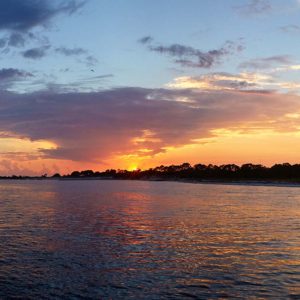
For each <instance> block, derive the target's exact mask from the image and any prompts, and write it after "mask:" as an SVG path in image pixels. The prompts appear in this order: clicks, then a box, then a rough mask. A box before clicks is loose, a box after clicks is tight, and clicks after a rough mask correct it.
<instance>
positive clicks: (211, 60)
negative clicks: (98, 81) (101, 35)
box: [138, 36, 243, 69]
mask: <svg viewBox="0 0 300 300" xmlns="http://www.w3.org/2000/svg"><path fill="white" fill-rule="evenodd" d="M138 42H139V43H141V44H143V45H146V46H147V48H148V49H149V50H150V51H152V52H157V53H159V54H164V55H167V56H170V57H172V58H174V60H173V61H174V62H175V63H176V64H179V65H181V66H183V67H192V68H206V69H208V68H211V67H213V66H214V65H216V64H218V63H220V61H221V60H222V59H223V58H224V57H226V56H228V55H231V54H233V53H236V52H239V51H241V50H242V49H243V46H242V45H240V44H239V45H237V44H235V43H234V42H232V41H226V43H225V44H224V46H223V47H221V48H219V49H213V50H209V51H202V50H200V49H196V48H193V47H190V46H185V45H181V44H171V45H156V44H153V38H151V37H150V36H145V37H143V38H141V39H139V40H138Z"/></svg>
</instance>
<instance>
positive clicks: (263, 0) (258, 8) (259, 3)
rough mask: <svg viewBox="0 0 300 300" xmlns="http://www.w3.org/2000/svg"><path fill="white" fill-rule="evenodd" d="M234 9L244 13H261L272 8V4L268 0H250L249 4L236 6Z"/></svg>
mask: <svg viewBox="0 0 300 300" xmlns="http://www.w3.org/2000/svg"><path fill="white" fill-rule="evenodd" d="M234 9H235V10H236V11H237V12H238V13H240V14H243V15H249V16H251V15H259V14H264V13H268V12H270V11H271V10H272V5H271V3H270V1H268V0H250V1H249V2H248V3H247V4H244V5H238V6H234Z"/></svg>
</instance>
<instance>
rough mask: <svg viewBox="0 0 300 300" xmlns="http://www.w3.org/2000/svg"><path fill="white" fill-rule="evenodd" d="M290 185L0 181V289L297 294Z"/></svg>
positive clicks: (298, 223) (91, 294)
mask: <svg viewBox="0 0 300 300" xmlns="http://www.w3.org/2000/svg"><path fill="white" fill-rule="evenodd" d="M299 192H300V188H296V187H295V188H291V187H271V186H242V185H209V184H207V185H204V184H182V183H175V182H173V183H172V182H142V181H27V182H25V181H22V182H14V181H2V182H0V298H1V299H2V298H5V297H7V298H9V297H11V298H13V297H16V296H19V297H21V298H29V299H30V298H32V299H37V298H43V297H44V298H48V299H56V298H61V297H65V298H67V299H70V298H72V299H77V298H84V299H95V298H98V299H99V298H104V299H109V298H112V299H129V298H132V299H185V298H187V299H188V298H196V299H197V298H198V299H206V298H212V299H214V298H215V299H217V298H226V297H227V298H231V299H234V298H248V299H249V298H250V299H262V298H263V299H265V298H274V297H275V298H276V297H277V298H294V299H299V298H300V251H299V250H300V193H299Z"/></svg>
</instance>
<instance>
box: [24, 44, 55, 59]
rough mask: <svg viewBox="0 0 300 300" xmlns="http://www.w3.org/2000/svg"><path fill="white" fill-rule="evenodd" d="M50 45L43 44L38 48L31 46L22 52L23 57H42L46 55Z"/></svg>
mask: <svg viewBox="0 0 300 300" xmlns="http://www.w3.org/2000/svg"><path fill="white" fill-rule="evenodd" d="M49 48H50V46H42V47H37V48H31V49H28V50H26V51H24V52H22V55H23V57H25V58H30V59H40V58H43V57H44V56H46V54H47V50H48V49H49Z"/></svg>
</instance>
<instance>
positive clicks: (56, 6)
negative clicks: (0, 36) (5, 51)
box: [0, 0, 86, 31]
mask: <svg viewBox="0 0 300 300" xmlns="http://www.w3.org/2000/svg"><path fill="white" fill-rule="evenodd" d="M85 2H86V1H75V0H65V1H50V0H2V1H0V30H14V31H27V30H30V29H31V28H33V27H35V26H41V25H45V24H46V23H47V22H48V21H49V20H50V19H51V18H53V17H54V16H56V15H58V14H60V13H67V14H72V13H74V12H75V11H76V10H78V9H79V8H80V7H82V5H84V3H85Z"/></svg>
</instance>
